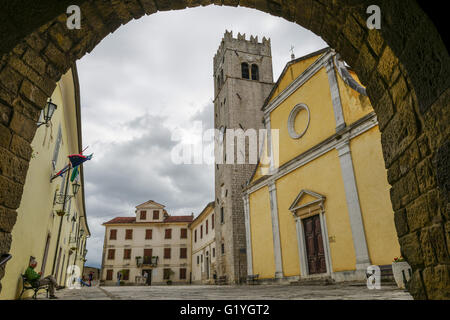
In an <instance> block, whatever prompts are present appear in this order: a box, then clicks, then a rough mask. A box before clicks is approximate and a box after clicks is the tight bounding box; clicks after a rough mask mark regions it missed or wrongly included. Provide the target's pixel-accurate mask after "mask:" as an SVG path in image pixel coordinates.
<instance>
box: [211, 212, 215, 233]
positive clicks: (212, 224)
mask: <svg viewBox="0 0 450 320" xmlns="http://www.w3.org/2000/svg"><path fill="white" fill-rule="evenodd" d="M211 229H214V213H213V214H212V215H211Z"/></svg>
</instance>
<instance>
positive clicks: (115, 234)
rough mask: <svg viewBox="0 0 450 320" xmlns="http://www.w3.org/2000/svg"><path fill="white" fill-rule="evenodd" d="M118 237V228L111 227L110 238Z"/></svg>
mask: <svg viewBox="0 0 450 320" xmlns="http://www.w3.org/2000/svg"><path fill="white" fill-rule="evenodd" d="M116 239H117V230H116V229H111V230H109V240H116Z"/></svg>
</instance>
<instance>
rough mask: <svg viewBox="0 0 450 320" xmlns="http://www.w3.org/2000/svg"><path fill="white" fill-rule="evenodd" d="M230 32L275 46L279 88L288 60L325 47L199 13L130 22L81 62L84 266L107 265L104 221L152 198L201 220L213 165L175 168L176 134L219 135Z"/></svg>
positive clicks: (280, 26) (279, 29)
mask: <svg viewBox="0 0 450 320" xmlns="http://www.w3.org/2000/svg"><path fill="white" fill-rule="evenodd" d="M225 30H232V31H233V36H234V37H236V36H237V33H238V32H241V33H245V34H246V35H247V39H248V38H249V37H250V35H254V36H256V35H257V36H259V39H260V41H261V39H262V37H263V36H265V37H266V38H271V43H272V56H273V70H274V80H275V81H276V79H277V78H278V76H279V75H280V73H281V71H282V69H283V68H284V66H285V64H286V63H287V62H288V61H289V60H290V48H291V46H294V52H295V55H296V57H300V56H303V55H306V54H308V53H311V52H313V51H316V50H319V49H321V48H324V47H325V46H326V43H325V42H324V41H323V40H322V39H321V38H319V37H317V36H316V35H314V34H313V33H311V32H310V31H308V30H305V29H303V28H301V27H299V26H298V25H295V24H293V23H290V22H287V21H285V20H283V19H281V18H277V17H273V16H271V15H269V14H265V13H262V12H259V11H256V10H253V9H246V8H232V7H217V6H209V7H200V8H193V9H187V10H182V11H169V12H158V13H156V14H153V15H151V16H147V17H143V18H141V19H139V20H133V21H131V22H129V23H128V24H127V25H125V26H122V27H121V28H119V29H118V30H117V31H116V32H115V33H113V34H112V35H110V36H109V37H107V38H106V39H104V40H103V41H102V42H101V43H100V44H99V45H98V46H97V47H96V48H95V50H94V51H93V52H92V53H91V54H89V55H86V56H85V57H83V58H82V59H81V60H80V61H78V73H79V78H80V86H81V89H80V90H81V104H82V120H83V143H84V146H85V147H86V146H89V148H88V150H87V151H86V152H87V153H91V152H93V153H94V158H93V159H92V160H91V161H89V162H88V163H87V164H86V165H85V180H86V186H85V191H86V206H87V216H88V223H89V227H90V230H91V233H92V236H91V238H90V239H89V241H88V250H89V251H88V255H87V259H88V261H87V262H86V265H90V266H97V267H99V266H100V264H101V251H102V247H103V237H104V227H103V226H102V225H101V224H102V223H103V222H105V221H108V220H109V219H111V218H113V217H115V216H134V207H135V206H136V205H138V204H140V203H142V202H145V201H147V200H149V199H152V200H155V201H157V202H159V203H162V204H164V205H166V209H167V210H168V212H169V213H170V214H174V215H184V214H191V212H194V214H195V215H197V214H198V213H199V212H200V211H201V210H202V209H203V207H204V206H205V205H206V204H207V203H208V202H210V201H212V200H213V199H214V170H213V167H212V166H211V165H206V164H203V165H199V164H196V165H195V164H193V165H184V164H182V165H178V164H175V163H174V162H173V161H172V150H173V148H174V147H175V146H177V145H178V144H179V143H180V141H177V135H176V134H175V133H176V132H183V133H185V135H184V136H183V138H184V141H186V140H189V139H187V138H186V137H191V138H192V136H193V131H192V128H193V126H194V124H196V125H197V126H196V127H197V128H198V124H199V123H200V122H199V121H201V124H202V126H203V129H208V128H212V127H213V104H212V96H213V88H214V87H213V79H212V73H213V72H212V70H213V67H212V62H213V57H214V54H215V53H216V51H217V48H218V46H219V44H220V41H221V39H222V37H223V34H224V31H225Z"/></svg>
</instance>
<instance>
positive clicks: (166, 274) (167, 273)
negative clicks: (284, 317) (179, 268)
mask: <svg viewBox="0 0 450 320" xmlns="http://www.w3.org/2000/svg"><path fill="white" fill-rule="evenodd" d="M171 271H172V270H171V269H170V268H164V280H169V279H170V273H171Z"/></svg>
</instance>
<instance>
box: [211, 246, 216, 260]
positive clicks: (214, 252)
mask: <svg viewBox="0 0 450 320" xmlns="http://www.w3.org/2000/svg"><path fill="white" fill-rule="evenodd" d="M212 249H213V251H212V256H213V258H214V257H215V256H216V248H212Z"/></svg>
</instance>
